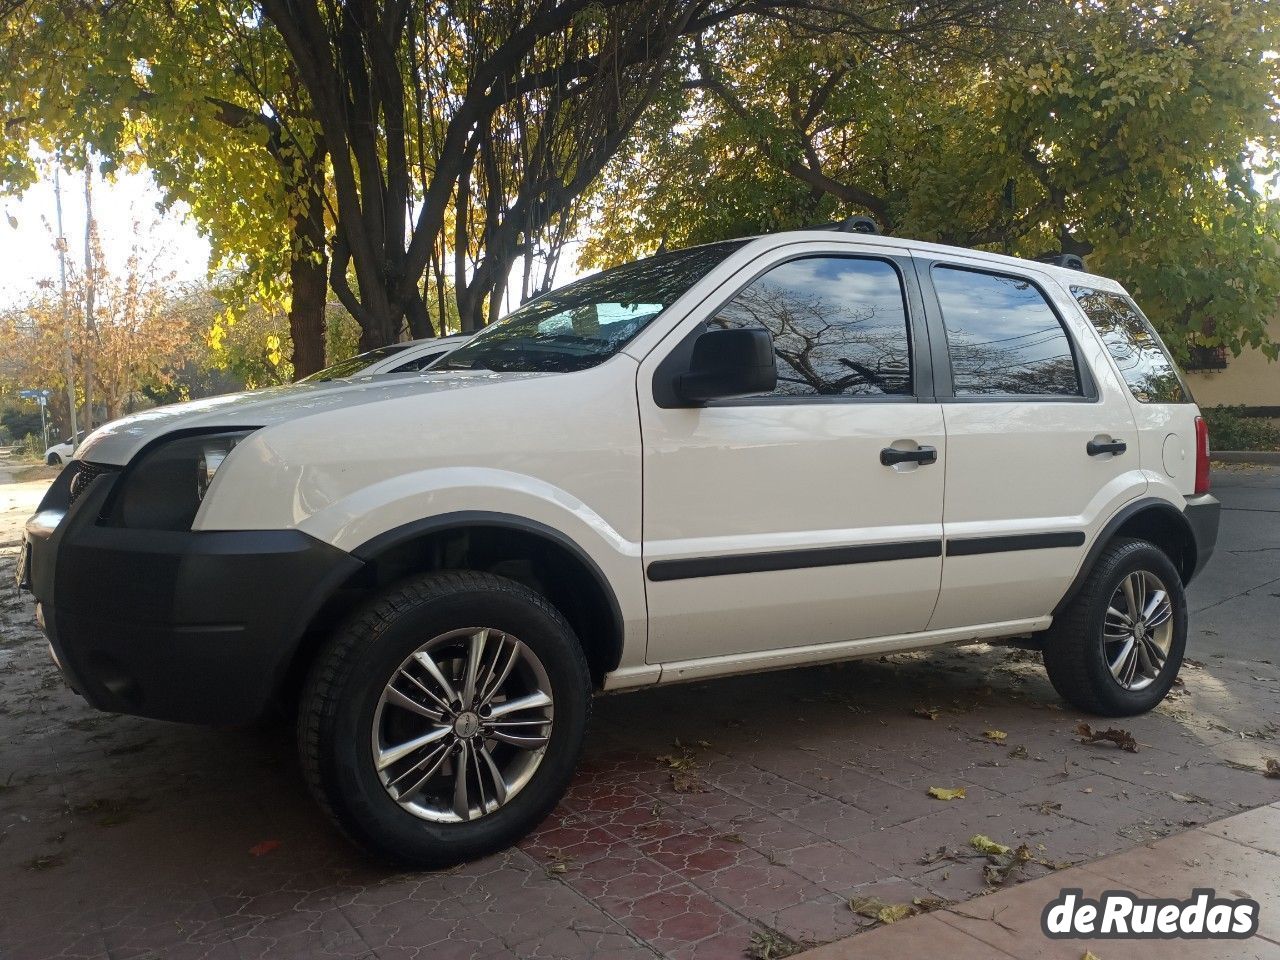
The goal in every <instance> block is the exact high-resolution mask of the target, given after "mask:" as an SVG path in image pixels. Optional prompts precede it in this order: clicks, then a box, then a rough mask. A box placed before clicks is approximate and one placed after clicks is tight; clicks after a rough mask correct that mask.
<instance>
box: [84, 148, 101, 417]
mask: <svg viewBox="0 0 1280 960" xmlns="http://www.w3.org/2000/svg"><path fill="white" fill-rule="evenodd" d="M93 233H94V223H93V161H92V160H90V159H89V157H88V156H86V157H85V160H84V332H85V348H84V361H83V363H82V364H81V366H82V367H83V368H84V432H85V433H86V434H87V433H88V432H89V431H90V430H92V429H93V361H94V351H96V350H97V349H98V320H97V318H96V317H95V316H94V313H93V301H94V294H95V292H96V291H95V288H96V286H97V278H96V276H95V268H94V262H93Z"/></svg>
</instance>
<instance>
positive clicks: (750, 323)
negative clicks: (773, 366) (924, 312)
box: [708, 256, 912, 397]
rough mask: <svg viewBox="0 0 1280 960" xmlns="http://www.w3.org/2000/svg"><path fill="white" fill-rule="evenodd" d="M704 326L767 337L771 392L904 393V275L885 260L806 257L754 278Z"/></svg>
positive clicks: (907, 373) (907, 383)
mask: <svg viewBox="0 0 1280 960" xmlns="http://www.w3.org/2000/svg"><path fill="white" fill-rule="evenodd" d="M708 326H712V327H726V328H761V327H763V328H764V329H765V330H768V331H769V333H770V334H772V335H773V350H774V353H775V355H776V357H777V362H778V386H777V388H776V390H775V391H774V393H773V394H772V395H773V396H786V397H885V396H910V395H911V394H912V387H911V340H910V332H909V329H908V325H907V307H906V299H905V296H904V293H903V289H902V280H901V278H900V277H899V276H898V271H897V270H896V269H895V268H894V266H893V265H892V264H890V263H888V262H886V261H884V260H873V259H867V258H861V257H837V256H830V257H804V258H801V259H798V260H790V261H788V262H786V263H784V264H781V265H779V266H777V267H774V268H773V269H772V270H770V271H769V272H767V273H765V274H763V275H762V276H760V277H757V278H756V279H755V280H753V281H752V282H751V283H750V284H749V285H748V286H747V287H746V288H745V289H744V290H742V291H741V292H739V293H738V294H737V295H736V296H735V297H734V298H733V299H732V300H730V301H729V302H728V303H726V304H725V305H724V306H723V307H721V308H720V310H719V311H718V312H717V313H716V315H715V317H713V318H712V319H711V320H710V321H709V323H708Z"/></svg>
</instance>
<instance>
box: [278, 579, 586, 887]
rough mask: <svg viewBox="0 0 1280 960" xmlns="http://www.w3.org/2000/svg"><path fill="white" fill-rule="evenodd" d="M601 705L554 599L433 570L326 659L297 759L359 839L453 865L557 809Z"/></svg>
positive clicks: (419, 863) (374, 606) (314, 684)
mask: <svg viewBox="0 0 1280 960" xmlns="http://www.w3.org/2000/svg"><path fill="white" fill-rule="evenodd" d="M590 702H591V679H590V674H589V672H588V670H587V665H586V660H585V658H584V657H583V653H582V649H581V646H580V645H579V643H578V640H577V638H576V637H575V636H574V634H573V631H572V629H571V628H570V627H569V625H568V624H567V623H566V622H565V620H564V618H563V617H562V616H561V615H560V613H559V612H558V611H557V610H556V609H555V608H554V607H553V606H551V605H550V604H549V603H548V602H547V601H546V600H545V599H544V598H543V597H541V596H540V595H538V594H537V593H534V592H533V591H531V590H529V589H527V588H526V587H524V586H521V585H520V584H518V583H515V582H514V581H511V580H507V579H505V578H502V577H497V576H492V575H489V574H483V573H472V572H451V573H438V574H431V575H428V576H424V577H420V578H416V579H414V580H410V581H408V582H406V583H403V584H400V585H398V586H396V587H393V588H391V589H390V590H388V591H387V592H386V593H384V594H382V595H381V596H379V597H378V598H377V599H375V600H374V601H372V602H371V603H370V604H368V605H367V606H366V607H365V608H363V609H362V610H360V611H359V612H357V614H356V615H355V616H354V617H352V618H351V620H350V621H348V623H347V624H346V625H345V626H344V627H343V628H342V629H340V630H339V631H338V632H337V634H336V635H335V636H334V637H333V638H332V640H331V641H330V642H329V644H328V646H327V647H326V648H325V649H324V651H322V653H321V655H320V656H319V658H318V659H317V661H316V663H315V665H314V666H313V668H312V671H311V674H310V677H309V679H308V682H307V685H306V688H305V691H304V693H303V697H302V702H301V705H300V711H299V725H298V735H299V741H298V742H299V750H300V754H301V757H302V763H303V766H304V768H305V771H306V774H307V779H308V782H309V784H310V786H311V789H312V792H313V793H314V794H315V796H316V797H317V799H318V800H319V801H320V803H321V805H322V806H323V807H324V808H325V809H326V810H327V811H328V813H329V814H330V816H331V817H332V818H333V819H334V821H335V822H336V823H337V825H338V826H339V827H340V828H341V829H342V830H343V832H344V833H346V834H347V835H348V836H349V837H351V838H352V839H353V840H354V841H355V842H356V843H358V844H359V845H360V846H362V847H364V848H365V849H366V850H368V851H369V852H371V853H372V854H374V855H375V856H377V857H379V858H380V859H384V860H390V861H394V862H396V863H400V864H405V865H408V866H414V867H427V868H432V867H441V866H448V865H450V864H454V863H458V862H461V861H465V860H471V859H474V858H476V857H480V856H483V855H484V854H487V853H491V852H494V851H497V850H501V849H503V848H505V847H507V846H509V845H510V844H512V843H514V842H515V841H516V840H518V839H520V838H521V837H522V836H524V835H525V834H526V833H528V832H529V831H530V830H532V829H533V828H534V827H535V826H537V824H538V823H539V822H541V820H542V819H543V818H544V817H546V815H547V814H548V813H550V812H551V809H552V808H553V807H554V806H555V804H556V802H557V801H558V800H559V799H560V797H561V795H562V794H563V793H564V790H565V788H566V787H567V786H568V783H569V779H570V777H571V776H572V774H573V769H574V767H575V766H576V764H577V760H578V756H579V754H580V752H581V748H582V741H583V736H584V734H585V730H586V723H587V717H588V713H589V710H590Z"/></svg>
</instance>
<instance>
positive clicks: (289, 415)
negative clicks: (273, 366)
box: [76, 370, 554, 465]
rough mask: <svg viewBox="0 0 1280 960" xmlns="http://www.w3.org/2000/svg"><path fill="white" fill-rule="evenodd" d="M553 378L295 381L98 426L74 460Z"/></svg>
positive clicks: (110, 459)
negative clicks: (195, 434) (171, 436)
mask: <svg viewBox="0 0 1280 960" xmlns="http://www.w3.org/2000/svg"><path fill="white" fill-rule="evenodd" d="M546 376H554V374H546V373H495V372H492V371H488V370H474V371H473V370H463V371H448V372H444V371H437V372H426V373H422V374H419V375H418V376H413V377H405V378H400V377H397V378H394V379H382V378H373V377H369V378H363V379H352V380H329V381H326V382H324V383H295V384H290V385H288V386H283V387H268V388H266V389H263V390H249V391H246V392H244V393H229V394H226V395H224V396H220V397H209V398H207V399H205V400H191V401H188V402H186V403H175V404H170V405H169V406H164V407H155V408H153V409H151V410H144V411H142V412H141V413H135V414H132V415H131V416H128V417H124V418H122V419H120V420H113V421H112V422H111V423H108V424H106V425H104V426H102V427H99V428H98V429H97V430H95V431H94V432H93V433H91V434H90V435H89V436H88V438H87V439H86V440H85V441H84V443H82V444H81V445H80V449H79V450H77V451H76V456H77V458H78V459H80V460H89V461H92V462H94V463H108V464H120V465H122V464H125V463H128V462H129V460H130V459H131V458H132V457H133V456H134V454H136V453H137V452H138V451H139V450H140V449H142V448H143V447H144V446H146V445H147V444H149V443H151V442H152V441H153V440H156V439H157V438H159V437H162V436H164V435H165V434H168V433H173V432H175V431H179V430H193V429H194V430H201V429H221V428H224V427H226V428H235V427H269V426H271V425H272V424H275V423H282V422H284V421H286V420H295V419H298V418H300V417H311V416H317V415H320V414H324V413H327V412H329V411H332V410H340V409H344V408H347V407H357V406H362V405H364V404H370V403H378V402H380V401H383V400H396V399H401V398H403V397H408V396H417V395H423V394H431V393H439V392H442V391H445V390H468V389H473V388H476V387H484V386H490V385H493V384H496V383H503V382H510V381H514V380H527V379H531V378H534V377H546Z"/></svg>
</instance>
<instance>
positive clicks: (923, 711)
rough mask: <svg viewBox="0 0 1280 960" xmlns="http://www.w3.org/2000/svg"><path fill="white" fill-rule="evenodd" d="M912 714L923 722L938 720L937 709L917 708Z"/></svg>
mask: <svg viewBox="0 0 1280 960" xmlns="http://www.w3.org/2000/svg"><path fill="white" fill-rule="evenodd" d="M911 712H912V713H913V714H915V715H916V716H917V717H920V718H921V719H922V720H937V719H938V708H937V707H916V708H914V709H913V710H912V711H911Z"/></svg>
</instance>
